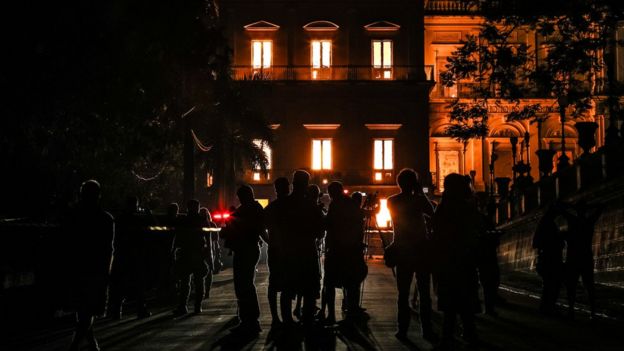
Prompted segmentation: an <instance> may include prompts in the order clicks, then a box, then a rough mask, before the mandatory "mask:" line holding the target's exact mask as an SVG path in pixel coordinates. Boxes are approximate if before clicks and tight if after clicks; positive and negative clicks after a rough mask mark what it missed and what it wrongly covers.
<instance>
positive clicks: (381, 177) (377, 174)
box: [375, 172, 383, 182]
mask: <svg viewBox="0 0 624 351" xmlns="http://www.w3.org/2000/svg"><path fill="white" fill-rule="evenodd" d="M382 179H383V176H382V174H381V172H375V180H376V181H378V182H379V181H381V180H382Z"/></svg>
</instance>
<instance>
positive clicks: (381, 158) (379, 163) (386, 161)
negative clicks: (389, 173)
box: [373, 139, 394, 170]
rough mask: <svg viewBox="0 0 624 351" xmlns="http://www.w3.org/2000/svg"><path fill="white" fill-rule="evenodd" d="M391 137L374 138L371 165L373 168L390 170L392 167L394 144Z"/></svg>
mask: <svg viewBox="0 0 624 351" xmlns="http://www.w3.org/2000/svg"><path fill="white" fill-rule="evenodd" d="M393 144H394V143H393V140H392V139H375V141H374V150H373V157H374V159H373V167H374V169H375V170H391V169H393V168H394V160H393V158H394V145H393Z"/></svg>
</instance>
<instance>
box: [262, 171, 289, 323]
mask: <svg viewBox="0 0 624 351" xmlns="http://www.w3.org/2000/svg"><path fill="white" fill-rule="evenodd" d="M274 186H275V194H276V197H277V198H276V199H275V200H274V201H272V202H271V203H270V204H269V205H268V206H267V207H266V208H265V209H264V217H265V225H266V227H267V229H268V244H269V247H268V250H267V254H268V258H267V263H268V266H269V287H268V299H269V309H270V311H271V319H272V323H271V324H272V325H273V326H277V325H279V324H280V318H279V315H278V309H277V294H278V293H279V292H282V291H283V290H284V286H285V284H286V281H285V279H286V277H285V274H284V269H285V267H284V262H283V261H284V259H283V256H284V250H286V248H285V247H284V246H283V243H284V238H283V237H284V235H286V219H285V218H284V212H285V207H284V206H285V205H286V204H285V203H286V197H287V196H288V194H289V193H290V182H289V181H288V179H287V178H284V177H280V178H277V179H276V180H275V184H274ZM289 304H290V303H289ZM290 312H291V311H290V309H288V310H287V311H285V313H286V314H287V316H282V318H284V319H286V320H287V321H288V320H292V316H290Z"/></svg>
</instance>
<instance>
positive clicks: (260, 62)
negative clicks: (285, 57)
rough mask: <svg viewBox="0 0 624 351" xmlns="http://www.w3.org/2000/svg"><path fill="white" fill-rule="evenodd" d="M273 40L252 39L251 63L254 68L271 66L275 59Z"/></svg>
mask: <svg viewBox="0 0 624 351" xmlns="http://www.w3.org/2000/svg"><path fill="white" fill-rule="evenodd" d="M272 50H273V42H272V41H270V40H252V41H251V65H252V67H253V68H269V67H271V62H272V60H273V51H272Z"/></svg>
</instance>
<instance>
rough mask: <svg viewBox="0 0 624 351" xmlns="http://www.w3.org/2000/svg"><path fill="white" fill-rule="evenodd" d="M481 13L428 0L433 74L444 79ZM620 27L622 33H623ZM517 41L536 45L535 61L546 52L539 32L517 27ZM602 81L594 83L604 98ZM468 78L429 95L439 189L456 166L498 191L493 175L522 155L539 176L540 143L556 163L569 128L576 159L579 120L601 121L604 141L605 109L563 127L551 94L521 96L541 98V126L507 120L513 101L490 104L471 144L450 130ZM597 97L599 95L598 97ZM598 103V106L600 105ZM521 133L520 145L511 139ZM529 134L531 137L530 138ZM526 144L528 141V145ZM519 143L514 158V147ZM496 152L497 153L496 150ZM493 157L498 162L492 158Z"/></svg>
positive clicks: (568, 142) (508, 171)
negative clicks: (483, 132) (483, 133)
mask: <svg viewBox="0 0 624 351" xmlns="http://www.w3.org/2000/svg"><path fill="white" fill-rule="evenodd" d="M482 21H483V19H482V18H481V17H479V16H478V14H477V13H476V12H475V11H474V9H473V8H470V7H467V6H466V5H465V4H462V3H460V2H459V1H447V0H429V1H426V4H425V52H424V54H425V64H427V65H432V66H433V67H434V79H435V80H436V81H438V82H439V81H440V79H439V77H440V73H441V72H444V71H445V70H446V68H445V65H446V63H447V58H448V57H449V56H451V55H452V52H453V51H454V50H456V48H458V47H459V46H461V42H462V40H464V39H465V38H466V36H467V35H478V33H479V30H480V25H481V23H482ZM622 34H623V32H622V30H620V31H619V33H618V36H619V37H620V38H621V37H622ZM512 39H513V41H515V43H518V44H520V43H523V44H527V45H529V47H531V48H537V50H536V51H537V55H536V58H535V59H536V61H538V62H539V60H540V59H542V58H543V56H542V55H543V54H544V51H543V49H541V48H542V43H541V38H540V37H539V36H538V35H537V34H536V33H535V32H534V31H530V30H528V29H519V30H517V31H516V32H514V34H513V36H512ZM616 51H617V64H616V66H617V67H616V69H617V77H618V79H619V80H620V81H622V78H623V77H624V76H623V74H624V66H623V65H624V55H623V49H622V48H621V47H618V48H616ZM600 88H601V87H600V86H596V87H595V89H596V90H597V92H598V94H597V95H598V97H597V100H598V99H600V97H599V95H600V92H599V91H600ZM470 94H471V89H470V82H460V83H459V84H457V85H456V86H454V87H452V88H448V87H443V86H442V85H441V84H436V86H435V87H434V89H432V91H431V95H430V105H429V125H430V141H429V147H430V153H431V154H430V162H431V163H430V170H431V173H432V180H433V183H434V187H435V189H436V191H437V192H439V191H440V190H442V189H441V183H442V180H443V179H444V176H445V175H447V174H449V173H452V172H458V173H462V174H473V175H474V179H475V187H476V188H477V190H490V189H491V188H493V189H492V190H493V192H496V191H497V189H496V184H495V182H494V181H493V179H495V178H509V179H514V174H513V171H512V167H513V165H514V162H519V161H520V160H522V161H523V162H524V163H527V162H528V163H529V164H530V166H531V170H530V174H531V176H532V177H533V179H535V180H537V179H539V168H538V160H537V157H536V154H535V151H536V150H538V149H549V150H553V154H554V156H553V166H554V165H555V164H556V163H557V160H558V158H559V156H560V155H561V153H562V152H561V150H562V141H561V134H562V129H563V130H564V133H565V150H566V155H567V156H568V157H569V159H570V161H571V162H572V161H574V160H575V159H576V158H577V157H578V156H579V155H580V154H581V153H582V150H581V148H580V146H579V145H578V131H577V129H576V128H575V124H576V122H581V121H592V122H596V123H597V124H598V128H597V131H596V142H597V144H596V147H600V146H602V145H603V144H604V140H605V130H606V127H607V126H608V125H609V121H608V120H606V119H605V116H604V111H601V110H600V109H596V108H595V107H594V108H593V109H591V110H590V111H589V112H588V113H587V114H586V115H585V116H583V117H581V118H577V119H572V118H568V119H567V120H566V122H565V124H564V126H563V128H562V126H561V122H560V115H559V113H558V109H557V101H556V99H553V98H531V99H524V100H523V101H521V103H522V104H527V105H529V104H537V103H539V104H541V106H542V107H544V111H542V112H543V113H544V114H545V115H546V116H547V118H546V120H545V121H544V122H543V123H542V126H541V131H539V130H538V126H537V125H536V124H531V123H530V122H529V121H507V120H506V119H505V116H506V115H507V114H508V113H509V112H511V111H512V109H513V107H514V106H513V105H511V104H505V103H502V104H501V105H498V106H490V107H489V112H490V118H489V127H490V128H489V135H488V136H487V137H486V138H483V139H482V140H481V139H473V140H471V141H469V142H468V143H467V144H465V145H464V144H463V143H460V142H458V141H457V140H455V139H453V138H451V137H449V136H448V135H446V129H447V127H448V126H449V123H450V121H449V117H448V116H449V108H448V106H449V104H450V103H451V102H452V101H453V100H455V99H457V98H459V99H460V101H465V102H469V101H471V97H470ZM596 102H598V101H596ZM597 105H598V104H595V105H594V106H597ZM512 137H513V138H514V139H515V138H517V140H518V142H517V144H516V146H515V147H514V146H513V139H512ZM527 140H528V143H527V142H526V141H527ZM527 146H528V147H527ZM514 148H515V149H516V152H515V154H516V156H515V160H514V152H513V149H514ZM493 154H494V157H492V155H493ZM493 159H494V162H492V160H493Z"/></svg>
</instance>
